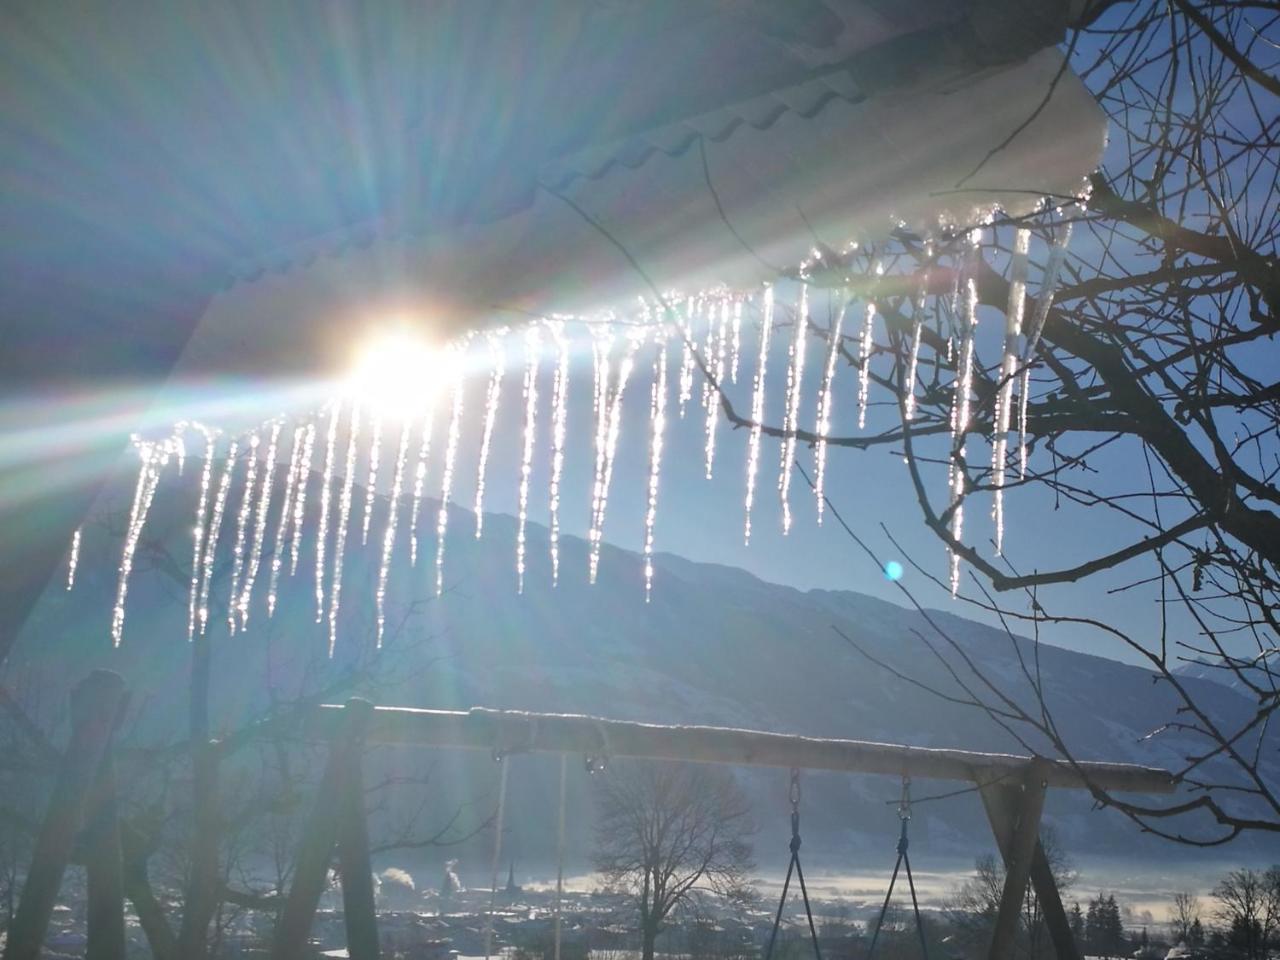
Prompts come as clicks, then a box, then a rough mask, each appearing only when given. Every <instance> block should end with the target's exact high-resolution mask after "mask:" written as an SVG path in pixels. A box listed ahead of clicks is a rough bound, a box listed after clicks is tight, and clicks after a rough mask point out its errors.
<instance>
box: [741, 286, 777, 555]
mask: <svg viewBox="0 0 1280 960" xmlns="http://www.w3.org/2000/svg"><path fill="white" fill-rule="evenodd" d="M772 334H773V287H765V291H764V306H763V309H762V311H761V319H760V356H759V357H758V358H757V359H756V375H755V379H754V381H753V383H752V387H751V437H750V439H749V440H748V441H747V496H746V504H745V519H744V521H743V528H742V542H743V543H744V544H749V543H751V507H752V505H753V504H754V502H755V497H756V476H757V475H758V474H759V472H760V436H761V433H762V431H763V428H764V384H765V373H766V370H767V366H768V360H769V340H770V337H771V336H772Z"/></svg>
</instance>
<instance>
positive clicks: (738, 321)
mask: <svg viewBox="0 0 1280 960" xmlns="http://www.w3.org/2000/svg"><path fill="white" fill-rule="evenodd" d="M741 358H742V298H741V297H734V298H733V341H732V346H731V348H730V353H729V381H730V382H731V383H737V382H738V361H739V360H740V359H741Z"/></svg>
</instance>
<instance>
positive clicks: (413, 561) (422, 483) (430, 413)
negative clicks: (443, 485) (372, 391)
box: [409, 392, 436, 567]
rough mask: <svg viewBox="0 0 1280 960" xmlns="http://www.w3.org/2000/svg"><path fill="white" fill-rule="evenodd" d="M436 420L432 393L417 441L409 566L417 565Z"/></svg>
mask: <svg viewBox="0 0 1280 960" xmlns="http://www.w3.org/2000/svg"><path fill="white" fill-rule="evenodd" d="M435 418H436V397H435V393H434V392H433V393H432V395H431V400H430V402H429V403H428V406H427V412H426V414H424V416H423V420H422V437H421V439H420V440H419V441H418V465H417V467H416V468H415V469H414V472H413V507H412V508H411V512H410V515H409V566H411V567H416V566H417V565H418V512H419V511H420V510H421V508H422V491H423V489H424V488H425V487H426V483H427V459H428V458H429V457H430V456H431V431H432V427H433V425H434V423H435Z"/></svg>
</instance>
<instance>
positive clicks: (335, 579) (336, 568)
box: [329, 402, 360, 659]
mask: <svg viewBox="0 0 1280 960" xmlns="http://www.w3.org/2000/svg"><path fill="white" fill-rule="evenodd" d="M359 442H360V404H359V402H353V403H352V405H351V419H350V422H349V423H348V425H347V458H346V467H345V469H344V470H343V476H342V494H341V495H340V497H339V499H338V529H337V530H336V532H335V533H334V538H333V576H332V579H331V580H330V583H329V658H330V659H333V651H334V648H335V647H336V646H337V643H338V610H339V608H340V606H341V604H342V565H343V560H344V559H345V553H346V549H347V525H348V523H349V522H350V520H351V496H352V493H353V491H354V487H355V482H356V450H357V447H358V444H359Z"/></svg>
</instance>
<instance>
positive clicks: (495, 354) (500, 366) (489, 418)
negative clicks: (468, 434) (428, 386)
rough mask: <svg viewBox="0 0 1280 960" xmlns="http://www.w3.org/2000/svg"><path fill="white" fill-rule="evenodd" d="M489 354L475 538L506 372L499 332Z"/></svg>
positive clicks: (481, 520) (493, 336) (480, 523)
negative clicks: (489, 363)
mask: <svg viewBox="0 0 1280 960" xmlns="http://www.w3.org/2000/svg"><path fill="white" fill-rule="evenodd" d="M488 340H489V356H490V362H491V363H492V364H493V366H492V367H491V368H490V370H489V389H488V391H487V392H486V393H485V399H484V433H483V434H482V436H481V439H480V465H479V467H478V468H477V469H476V539H477V540H479V539H480V535H481V534H482V533H483V532H484V490H485V479H486V476H487V474H488V472H489V449H490V447H491V446H492V445H493V430H494V426H495V424H497V422H498V403H499V401H500V400H501V399H502V378H503V376H504V375H505V374H506V351H505V349H504V347H503V344H502V338H501V336H500V335H499V334H496V333H491V334H489V337H488Z"/></svg>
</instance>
